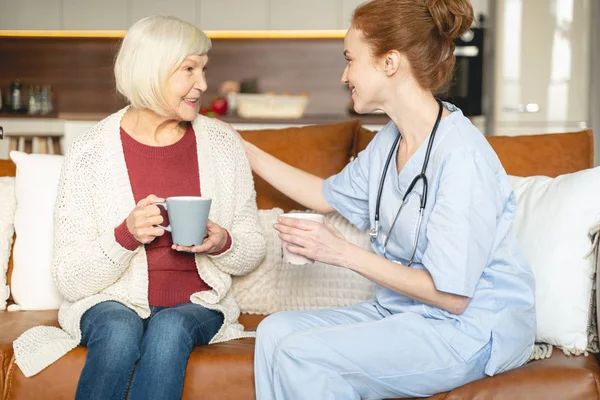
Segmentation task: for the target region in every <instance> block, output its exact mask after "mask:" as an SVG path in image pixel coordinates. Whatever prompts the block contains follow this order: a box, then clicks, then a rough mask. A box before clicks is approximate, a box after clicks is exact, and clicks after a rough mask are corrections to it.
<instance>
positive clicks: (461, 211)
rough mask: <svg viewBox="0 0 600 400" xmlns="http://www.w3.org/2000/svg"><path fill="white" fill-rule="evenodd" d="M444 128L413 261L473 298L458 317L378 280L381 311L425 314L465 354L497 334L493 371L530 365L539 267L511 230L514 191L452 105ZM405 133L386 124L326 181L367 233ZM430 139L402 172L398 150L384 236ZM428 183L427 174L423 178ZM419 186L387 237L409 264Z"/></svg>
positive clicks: (385, 197) (330, 197)
mask: <svg viewBox="0 0 600 400" xmlns="http://www.w3.org/2000/svg"><path fill="white" fill-rule="evenodd" d="M444 106H445V107H446V108H447V109H448V110H449V111H452V113H451V114H450V115H448V116H447V117H445V118H443V119H442V120H441V122H440V125H439V127H438V130H437V133H436V136H435V139H434V143H433V148H432V152H431V156H430V159H429V165H428V167H427V171H426V175H427V179H428V184H429V190H428V198H427V206H426V208H425V210H424V213H423V223H422V227H421V231H420V234H419V242H418V247H417V251H416V254H415V259H414V261H413V265H412V268H419V269H426V270H427V271H429V273H430V274H431V276H432V278H433V281H434V283H435V286H436V288H437V289H438V290H440V291H443V292H448V293H453V294H457V295H461V296H467V297H470V298H471V301H470V303H469V306H468V307H467V309H466V311H465V312H464V313H463V314H461V315H454V314H451V313H449V312H447V311H444V310H442V309H440V308H437V307H434V306H430V305H427V304H424V303H421V302H419V301H416V300H412V299H410V298H408V297H405V296H403V295H400V294H398V293H396V292H393V291H391V290H389V289H386V288H384V287H383V286H381V285H376V287H375V300H376V302H377V303H378V305H379V307H380V308H381V310H382V312H384V313H389V314H390V315H391V314H395V313H401V312H413V313H418V314H420V315H423V316H424V317H426V318H428V319H429V321H430V322H431V323H432V324H433V325H434V327H435V328H436V329H438V330H439V331H440V333H441V334H442V337H444V338H446V340H447V341H448V344H449V345H450V346H451V347H452V348H453V349H454V350H455V351H457V352H458V353H459V354H460V355H461V356H462V357H464V358H465V359H466V360H467V359H469V358H470V357H472V356H473V355H474V354H475V353H476V352H477V351H479V350H480V349H481V348H483V347H484V346H485V345H486V344H487V343H488V342H490V340H491V341H492V343H491V346H492V351H491V355H490V360H489V362H488V364H487V366H486V371H485V372H486V374H488V375H493V374H495V373H499V372H502V371H505V370H507V369H511V368H514V367H517V366H519V365H521V364H523V363H524V362H525V361H526V360H527V359H528V357H529V356H530V354H531V351H532V349H533V345H534V341H535V307H534V279H533V273H532V271H531V269H530V267H529V264H528V263H527V260H526V259H525V257H524V255H523V253H522V251H521V249H520V247H519V244H518V242H517V240H516V238H515V236H514V235H513V233H512V222H513V219H514V215H515V210H516V197H515V194H514V193H513V191H512V187H511V186H510V184H509V182H508V178H507V175H506V172H505V171H504V168H503V167H502V165H501V163H500V161H499V159H498V157H497V155H496V153H495V152H494V150H493V149H492V148H491V146H490V145H489V143H488V141H487V140H486V139H485V137H484V136H483V135H482V134H481V132H480V131H479V130H478V129H477V128H475V127H474V126H473V125H472V124H471V122H470V121H469V120H468V119H467V118H466V117H465V116H464V115H463V113H462V112H461V111H460V110H459V109H458V108H456V107H455V106H453V105H451V104H449V103H444ZM397 135H398V128H397V127H396V125H395V124H394V123H393V122H390V123H389V124H388V125H386V126H385V128H384V129H382V130H381V131H380V132H379V133H378V134H377V135H376V136H375V137H374V138H373V140H372V141H371V143H369V145H368V146H367V148H366V149H365V150H364V151H362V152H361V153H360V154H359V155H358V157H357V158H356V159H355V160H354V161H352V162H351V163H350V164H348V165H347V166H346V168H344V170H343V171H341V172H340V173H339V174H337V175H335V176H332V177H330V178H329V179H327V180H325V182H324V185H323V193H324V195H325V198H326V199H327V201H328V202H329V204H330V205H331V206H332V207H333V208H335V209H336V210H337V211H338V212H339V213H340V214H342V215H343V216H344V217H345V218H347V219H348V220H349V221H350V222H352V223H353V224H354V225H356V226H357V227H358V228H359V229H361V230H366V229H370V228H371V227H372V226H374V221H375V205H376V201H377V193H378V189H379V182H380V179H381V174H382V172H383V169H384V166H385V161H386V159H387V156H388V154H389V151H390V149H391V147H392V145H393V142H394V139H395V138H396V136H397ZM426 150H427V140H425V141H424V142H423V144H422V145H421V146H420V147H419V149H418V150H417V151H416V152H415V154H413V155H412V157H411V158H410V159H409V160H408V161H407V163H406V165H405V166H404V167H403V168H402V170H401V171H400V174H398V173H397V167H396V162H395V161H396V154H397V151H398V148H397V147H396V150H395V152H394V157H393V159H392V162H391V163H390V166H389V168H388V171H387V174H386V176H385V183H384V186H383V193H382V198H381V205H380V212H379V215H380V221H379V223H380V231H379V236H378V239H377V241H376V242H372V247H373V250H374V251H375V252H376V253H377V254H379V255H380V256H383V242H384V240H385V237H386V235H387V233H388V231H389V228H390V226H391V224H392V222H393V220H394V217H395V216H396V213H397V211H398V207H399V205H400V202H401V199H402V196H403V195H404V193H405V191H406V189H407V188H408V185H410V183H411V181H412V180H413V178H414V177H415V176H416V175H418V174H419V173H420V172H421V169H422V166H423V161H424V158H425V152H426ZM421 182H422V181H421ZM422 189H423V187H422V183H418V184H417V185H416V187H415V188H414V189H413V192H412V194H411V195H409V197H408V199H407V203H406V204H405V205H404V208H403V210H402V212H401V213H400V215H399V217H398V220H397V222H396V225H395V226H394V229H393V231H392V233H391V236H390V240H389V242H388V244H387V251H386V255H387V258H388V259H390V260H392V261H395V262H398V263H401V264H403V265H406V264H407V263H408V260H409V259H410V256H411V255H412V252H413V247H414V242H415V235H416V232H417V223H418V216H419V195H417V193H418V194H421V193H422Z"/></svg>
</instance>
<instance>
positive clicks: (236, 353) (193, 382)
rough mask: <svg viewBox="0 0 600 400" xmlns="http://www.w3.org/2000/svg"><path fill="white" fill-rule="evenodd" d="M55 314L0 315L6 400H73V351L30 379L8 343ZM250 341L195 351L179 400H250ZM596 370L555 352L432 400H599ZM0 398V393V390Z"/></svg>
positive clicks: (587, 360)
mask: <svg viewBox="0 0 600 400" xmlns="http://www.w3.org/2000/svg"><path fill="white" fill-rule="evenodd" d="M56 317H57V313H56V311H22V312H15V313H9V312H5V311H4V312H0V357H2V367H3V368H2V371H3V377H2V378H3V379H2V382H4V388H3V392H4V395H5V396H4V399H5V400H11V399H34V398H48V399H72V398H73V397H74V395H75V390H76V387H77V381H78V379H79V375H80V373H81V369H82V368H83V365H84V363H85V355H86V350H85V347H82V346H80V347H77V348H76V349H74V350H73V351H71V352H69V353H68V354H67V355H66V356H65V357H63V358H61V359H60V360H58V361H57V362H56V363H54V364H52V365H51V366H50V367H48V368H47V369H45V370H44V371H42V372H40V373H39V374H38V375H35V376H34V377H32V378H29V379H28V378H25V377H24V376H23V374H22V373H21V371H20V370H19V368H18V367H17V366H16V365H15V364H14V359H13V357H12V354H13V353H12V345H11V344H12V341H13V340H14V339H15V338H16V337H18V336H19V335H20V334H21V333H22V332H23V331H25V330H26V329H28V328H30V327H33V326H35V325H39V324H47V325H54V326H56V325H57V321H56ZM263 318H264V316H257V315H247V314H243V315H242V317H241V318H240V322H241V323H242V324H243V325H244V326H245V327H246V329H248V330H255V329H256V326H257V325H258V323H259V322H260V321H261V320H262V319H263ZM253 354H254V339H242V340H234V341H231V342H227V343H219V344H215V345H211V346H204V347H198V348H196V349H194V351H193V352H192V355H191V356H190V360H189V363H188V367H187V372H186V378H185V387H184V395H183V399H198V398H202V399H236V400H237V399H241V400H243V399H254V376H253ZM599 379H600V369H599V367H598V364H597V362H596V359H595V358H594V357H593V356H576V357H567V356H565V355H564V354H563V353H562V352H561V351H559V350H556V349H555V351H554V352H553V355H552V357H551V358H549V359H544V360H539V361H533V362H530V363H528V364H526V365H524V366H523V367H521V368H518V369H515V370H512V371H508V372H505V373H503V374H500V375H497V376H494V377H490V378H485V379H482V380H479V381H476V382H473V383H470V384H468V385H465V386H463V387H460V388H457V389H455V390H453V391H452V392H449V393H440V394H438V395H436V396H433V397H432V398H431V399H433V400H442V399H445V400H459V399H460V400H467V399H473V400H474V399H477V400H486V399H494V400H520V399H523V400H525V399H531V398H540V399H561V400H571V399H573V400H575V399H577V400H581V399H599V398H600V385H599ZM0 393H2V390H0Z"/></svg>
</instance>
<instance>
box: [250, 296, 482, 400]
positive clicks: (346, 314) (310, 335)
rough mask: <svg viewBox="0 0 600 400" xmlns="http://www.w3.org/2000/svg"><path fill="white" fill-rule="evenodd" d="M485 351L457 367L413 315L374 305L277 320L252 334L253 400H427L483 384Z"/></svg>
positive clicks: (454, 357) (457, 359)
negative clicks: (400, 399) (384, 311)
mask: <svg viewBox="0 0 600 400" xmlns="http://www.w3.org/2000/svg"><path fill="white" fill-rule="evenodd" d="M490 347H491V344H490V343H488V344H487V345H485V346H484V347H483V348H482V349H481V350H479V352H477V353H476V354H475V355H474V356H473V357H471V358H470V359H469V360H465V359H463V358H462V357H461V356H460V355H459V354H458V353H457V352H456V351H455V350H454V349H453V348H452V347H451V346H450V345H449V344H448V343H447V342H446V341H445V339H444V338H443V337H442V336H441V335H440V334H439V333H438V332H437V330H436V329H434V328H433V327H432V325H431V324H430V322H429V321H428V320H427V319H426V318H424V317H423V316H421V315H419V314H416V313H399V314H393V315H389V316H384V315H382V314H381V313H380V312H379V310H378V308H377V306H376V305H375V304H374V303H371V302H369V303H362V304H358V305H355V306H351V307H346V308H341V309H320V310H309V311H286V312H279V313H276V314H273V315H271V316H269V317H267V318H266V319H265V320H264V321H262V322H261V324H260V325H259V326H258V330H257V338H256V352H255V358H254V369H255V383H256V398H257V399H259V400H270V399H285V400H295V399H310V400H314V399H320V400H328V399H344V400H351V399H384V398H398V397H426V396H432V395H433V394H435V393H439V392H444V391H448V390H451V389H453V388H456V387H458V386H461V385H464V384H466V383H469V382H471V381H474V380H476V379H480V378H483V377H484V376H485V373H484V369H485V365H486V363H487V361H488V359H489V356H490Z"/></svg>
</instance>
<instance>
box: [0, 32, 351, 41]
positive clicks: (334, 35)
mask: <svg viewBox="0 0 600 400" xmlns="http://www.w3.org/2000/svg"><path fill="white" fill-rule="evenodd" d="M126 33H127V31H68V30H53V31H33V30H0V37H10V38H18V37H23V38H44V37H47V38H122V37H124V36H125V34H126ZM204 33H206V35H207V36H208V37H210V38H211V39H343V38H344V36H345V35H346V31H345V30H289V31H288V30H272V31H271V30H255V31H250V30H249V31H210V30H207V31H204Z"/></svg>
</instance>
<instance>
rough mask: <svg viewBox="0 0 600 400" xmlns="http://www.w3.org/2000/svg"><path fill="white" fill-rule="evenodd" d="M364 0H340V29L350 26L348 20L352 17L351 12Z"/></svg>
mask: <svg viewBox="0 0 600 400" xmlns="http://www.w3.org/2000/svg"><path fill="white" fill-rule="evenodd" d="M364 2H365V0H343V2H342V21H341V23H342V25H341V26H340V28H341V29H348V28H350V20H351V19H352V13H353V12H354V10H355V9H356V7H358V6H359V5H360V4H361V3H364Z"/></svg>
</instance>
